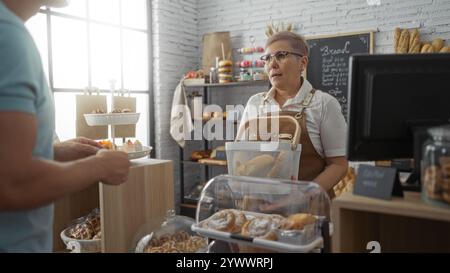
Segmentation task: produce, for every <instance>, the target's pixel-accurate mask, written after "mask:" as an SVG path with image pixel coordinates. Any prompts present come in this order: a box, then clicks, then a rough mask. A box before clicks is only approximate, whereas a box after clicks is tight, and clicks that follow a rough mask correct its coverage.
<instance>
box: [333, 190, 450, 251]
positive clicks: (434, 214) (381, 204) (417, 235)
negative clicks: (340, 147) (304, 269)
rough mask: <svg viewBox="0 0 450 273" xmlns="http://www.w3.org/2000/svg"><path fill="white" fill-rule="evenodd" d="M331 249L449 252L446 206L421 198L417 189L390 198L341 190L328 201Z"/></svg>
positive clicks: (449, 240) (449, 213)
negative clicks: (372, 247)
mask: <svg viewBox="0 0 450 273" xmlns="http://www.w3.org/2000/svg"><path fill="white" fill-rule="evenodd" d="M331 213H332V222H333V225H334V234H333V243H332V251H333V252H369V250H367V249H366V246H367V243H368V242H370V241H377V242H379V243H380V245H381V252H450V210H449V209H445V208H439V207H433V206H430V205H427V204H425V203H423V202H422V200H421V198H420V194H419V193H413V192H405V198H392V200H390V201H385V200H379V199H374V198H368V197H363V196H357V195H353V194H351V193H345V194H343V195H342V196H340V197H339V198H336V199H335V200H333V203H332V212H331Z"/></svg>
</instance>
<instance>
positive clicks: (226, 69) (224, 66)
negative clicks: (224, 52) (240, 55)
mask: <svg viewBox="0 0 450 273" xmlns="http://www.w3.org/2000/svg"><path fill="white" fill-rule="evenodd" d="M218 72H219V83H229V82H232V81H233V62H232V61H231V60H222V61H220V62H219V71H218Z"/></svg>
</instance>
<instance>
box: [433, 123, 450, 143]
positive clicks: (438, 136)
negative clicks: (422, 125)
mask: <svg viewBox="0 0 450 273" xmlns="http://www.w3.org/2000/svg"><path fill="white" fill-rule="evenodd" d="M428 133H429V134H430V135H431V136H432V137H433V139H434V140H436V141H450V125H446V126H439V127H433V128H430V129H428Z"/></svg>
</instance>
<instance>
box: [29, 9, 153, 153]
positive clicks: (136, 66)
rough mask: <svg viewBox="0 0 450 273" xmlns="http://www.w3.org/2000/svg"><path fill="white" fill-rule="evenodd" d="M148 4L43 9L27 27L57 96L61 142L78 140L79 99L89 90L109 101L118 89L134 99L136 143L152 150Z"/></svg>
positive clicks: (57, 130) (57, 116) (58, 130)
mask: <svg viewBox="0 0 450 273" xmlns="http://www.w3.org/2000/svg"><path fill="white" fill-rule="evenodd" d="M148 4H149V3H148V1H147V0H133V1H126V0H76V1H71V2H70V5H69V6H68V7H66V8H61V9H48V8H47V9H41V10H40V11H39V13H38V14H37V15H36V16H34V17H32V18H31V19H30V20H29V21H28V22H27V24H26V26H27V28H28V29H29V31H30V33H31V35H32V36H33V38H34V40H35V42H36V45H37V47H38V49H39V51H40V53H41V56H42V63H43V66H44V70H45V72H46V74H47V76H48V81H49V85H50V88H51V90H53V93H54V99H55V111H56V133H57V134H58V136H59V138H60V139H61V140H65V139H70V138H73V137H75V96H76V95H77V94H82V93H83V90H84V89H85V88H86V87H97V88H99V89H100V90H101V92H102V93H103V92H104V94H106V95H109V94H110V92H109V91H110V88H111V84H112V83H114V84H115V86H114V87H115V89H119V88H120V89H126V90H129V91H130V93H131V96H133V97H136V101H137V105H136V110H137V112H139V113H141V116H140V119H139V121H138V123H137V126H136V138H138V139H139V140H141V141H142V142H143V143H146V144H149V103H148V102H149V96H150V90H149V58H148V49H149V39H148V37H149V35H150V33H149V32H150V30H149V29H148V26H147V21H148V19H147V5H148ZM108 100H109V99H108Z"/></svg>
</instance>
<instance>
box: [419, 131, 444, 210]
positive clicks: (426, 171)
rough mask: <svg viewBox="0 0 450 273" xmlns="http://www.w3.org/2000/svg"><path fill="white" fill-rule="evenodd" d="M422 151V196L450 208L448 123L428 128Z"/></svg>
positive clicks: (428, 200) (435, 203) (431, 202)
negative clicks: (427, 139)
mask: <svg viewBox="0 0 450 273" xmlns="http://www.w3.org/2000/svg"><path fill="white" fill-rule="evenodd" d="M428 133H429V134H430V135H431V139H430V140H429V141H427V142H425V143H424V146H423V153H422V162H421V165H422V179H421V181H422V196H423V199H424V201H425V202H427V203H429V204H433V205H438V206H444V207H447V208H450V125H448V126H440V127H433V128H430V129H429V130H428Z"/></svg>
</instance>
